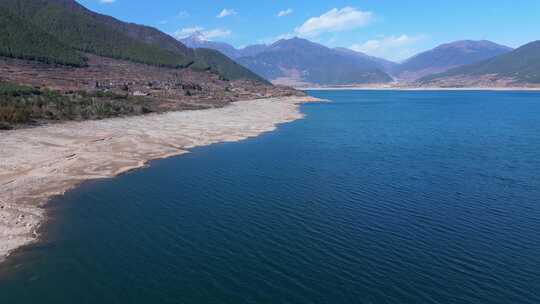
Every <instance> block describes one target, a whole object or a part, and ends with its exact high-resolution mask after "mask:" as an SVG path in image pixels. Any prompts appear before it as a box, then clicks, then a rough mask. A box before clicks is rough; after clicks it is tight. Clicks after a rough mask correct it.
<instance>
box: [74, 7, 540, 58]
mask: <svg viewBox="0 0 540 304" xmlns="http://www.w3.org/2000/svg"><path fill="white" fill-rule="evenodd" d="M79 2H80V3H81V4H83V5H85V6H86V7H88V8H90V9H92V10H94V11H98V12H100V13H104V14H108V15H112V16H114V17H116V18H119V19H121V20H124V21H129V22H135V23H140V24H145V25H151V26H154V27H157V28H159V29H160V30H162V31H164V32H166V33H169V34H171V35H176V36H178V37H182V36H184V35H187V34H189V33H190V32H193V31H195V30H200V31H201V32H203V33H204V34H205V35H206V36H207V38H208V39H210V40H215V41H225V42H228V43H230V44H232V45H234V46H236V47H242V46H246V45H249V44H254V43H261V42H264V43H270V42H273V41H275V40H276V39H278V38H282V37H293V36H300V37H305V38H308V39H310V40H312V41H316V42H319V43H322V44H324V45H327V46H330V47H337V46H342V47H348V48H353V49H355V50H358V51H363V52H365V53H369V54H370V55H374V56H379V57H383V58H388V59H392V60H397V61H399V60H403V59H406V58H407V57H409V56H411V55H413V54H415V53H417V52H420V51H424V50H427V49H430V48H433V47H435V46H437V45H439V44H441V43H445V42H450V41H454V40H461V39H473V40H480V39H488V40H492V41H494V42H497V43H501V44H505V45H508V46H511V47H518V46H520V45H523V44H525V43H527V42H530V41H533V40H539V39H540V0H513V1H509V0H491V1H487V0H467V1H464V0H453V1H443V0H440V1H437V0H430V1H428V0H409V1H396V0H392V1H390V0H364V1H346V0H343V1H342V0H333V1H332V0H326V1H324V0H312V1H281V0H272V1H271V0H267V1H247V0H237V1H232V0H231V1H226V0H223V1H218V0H196V1H175V0H153V1H146V0H144V1H143V0H79Z"/></svg>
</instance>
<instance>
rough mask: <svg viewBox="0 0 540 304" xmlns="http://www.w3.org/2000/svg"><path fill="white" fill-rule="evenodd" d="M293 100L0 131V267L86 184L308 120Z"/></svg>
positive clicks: (239, 104) (301, 98) (281, 99)
mask: <svg viewBox="0 0 540 304" xmlns="http://www.w3.org/2000/svg"><path fill="white" fill-rule="evenodd" d="M309 101H317V100H316V99H314V98H311V97H290V98H274V99H261V100H251V101H239V102H235V103H233V104H231V105H228V106H226V107H224V108H219V109H210V110H200V111H185V112H169V113H165V114H159V115H158V114H155V115H154V114H152V115H146V116H138V117H130V118H116V119H108V120H100V121H85V122H70V123H65V124H57V125H48V126H43V127H38V128H33V129H22V130H14V131H4V132H0V260H2V259H3V258H5V257H6V256H7V255H8V254H9V253H10V252H11V251H13V250H14V249H16V248H18V247H21V246H23V245H26V244H29V243H31V242H33V241H35V240H36V238H37V233H36V231H37V229H38V227H39V224H40V223H41V222H42V221H43V219H44V211H43V204H44V203H45V202H47V200H48V199H49V198H50V197H51V196H54V195H60V194H63V193H65V192H66V191H67V190H69V189H71V188H73V187H74V186H76V185H77V184H79V183H80V182H82V181H84V180H89V179H97V178H108V177H113V176H115V175H118V174H120V173H122V172H126V171H128V170H131V169H134V168H139V167H141V166H144V164H145V163H146V162H147V161H149V160H152V159H159V158H164V157H169V156H173V155H179V154H183V153H186V152H187V150H188V149H190V148H193V147H196V146H204V145H209V144H213V143H218V142H230V141H238V140H242V139H245V138H248V137H253V136H257V135H259V134H261V133H263V132H268V131H272V130H274V129H275V128H276V125H277V124H281V123H286V122H290V121H293V120H296V119H300V118H302V114H301V113H300V110H299V104H300V103H303V102H309Z"/></svg>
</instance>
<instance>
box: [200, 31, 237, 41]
mask: <svg viewBox="0 0 540 304" xmlns="http://www.w3.org/2000/svg"><path fill="white" fill-rule="evenodd" d="M202 34H203V36H204V37H205V38H206V39H207V40H212V39H215V38H225V37H229V36H230V35H231V34H232V32H231V31H230V30H225V29H220V28H216V29H212V30H207V31H204V32H203V33H202Z"/></svg>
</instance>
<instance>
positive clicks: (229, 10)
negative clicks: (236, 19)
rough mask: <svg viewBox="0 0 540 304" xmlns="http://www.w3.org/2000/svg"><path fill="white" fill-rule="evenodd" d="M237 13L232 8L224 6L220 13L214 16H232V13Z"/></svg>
mask: <svg viewBox="0 0 540 304" xmlns="http://www.w3.org/2000/svg"><path fill="white" fill-rule="evenodd" d="M237 14H238V13H237V12H236V11H235V10H234V9H232V8H224V9H223V10H222V11H221V13H219V15H217V16H216V17H217V18H224V17H227V16H234V15H237Z"/></svg>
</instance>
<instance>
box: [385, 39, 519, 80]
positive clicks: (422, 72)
mask: <svg viewBox="0 0 540 304" xmlns="http://www.w3.org/2000/svg"><path fill="white" fill-rule="evenodd" d="M511 51H512V48H509V47H507V46H503V45H499V44H496V43H494V42H491V41H487V40H481V41H472V40H462V41H455V42H452V43H446V44H442V45H440V46H438V47H436V48H434V49H432V50H429V51H426V52H423V53H420V54H418V55H416V56H413V57H412V58H410V59H407V60H406V61H405V62H403V63H402V64H400V65H398V66H397V68H396V69H395V70H394V74H395V75H396V77H397V78H399V79H400V80H401V81H405V82H414V81H415V80H417V79H420V78H422V77H424V76H427V75H431V74H436V73H442V72H445V71H448V70H450V69H452V68H455V67H459V66H464V65H468V64H472V63H476V62H480V61H483V60H486V59H490V58H493V57H496V56H499V55H502V54H506V53H509V52H511Z"/></svg>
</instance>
